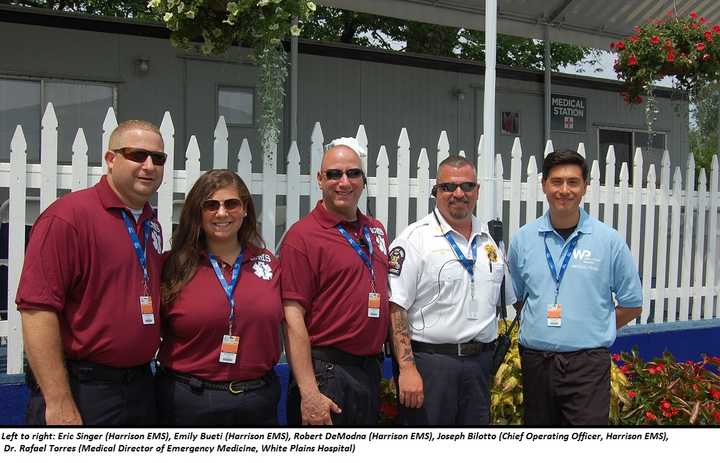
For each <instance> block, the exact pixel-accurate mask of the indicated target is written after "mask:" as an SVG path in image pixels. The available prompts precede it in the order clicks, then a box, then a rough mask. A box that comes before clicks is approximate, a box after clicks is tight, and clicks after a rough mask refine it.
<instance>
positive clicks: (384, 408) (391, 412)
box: [380, 402, 398, 418]
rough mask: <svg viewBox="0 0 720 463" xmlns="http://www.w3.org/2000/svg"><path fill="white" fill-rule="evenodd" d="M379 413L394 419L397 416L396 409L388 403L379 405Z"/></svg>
mask: <svg viewBox="0 0 720 463" xmlns="http://www.w3.org/2000/svg"><path fill="white" fill-rule="evenodd" d="M380 413H382V414H383V415H385V416H389V417H390V418H395V417H396V416H397V415H398V410H397V407H396V406H395V405H393V404H391V403H390V402H382V403H381V404H380Z"/></svg>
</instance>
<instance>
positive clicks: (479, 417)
mask: <svg viewBox="0 0 720 463" xmlns="http://www.w3.org/2000/svg"><path fill="white" fill-rule="evenodd" d="M414 356H415V366H416V367H417V369H418V372H419V373H420V376H421V377H422V380H423V394H424V401H423V406H422V407H420V408H406V407H403V406H402V405H401V406H400V415H399V422H400V424H401V425H403V426H486V425H488V424H490V372H491V369H492V357H493V351H492V350H488V351H486V352H481V353H479V354H475V355H469V356H464V357H458V356H455V355H446V354H431V353H427V352H415V353H414ZM396 377H397V373H396Z"/></svg>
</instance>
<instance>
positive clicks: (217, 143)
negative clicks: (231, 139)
mask: <svg viewBox="0 0 720 463" xmlns="http://www.w3.org/2000/svg"><path fill="white" fill-rule="evenodd" d="M214 135H215V136H214V141H213V165H212V168H213V169H227V166H228V129H227V124H225V116H220V117H219V118H218V121H217V125H215V133H214Z"/></svg>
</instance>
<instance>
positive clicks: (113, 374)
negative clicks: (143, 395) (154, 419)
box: [65, 359, 151, 384]
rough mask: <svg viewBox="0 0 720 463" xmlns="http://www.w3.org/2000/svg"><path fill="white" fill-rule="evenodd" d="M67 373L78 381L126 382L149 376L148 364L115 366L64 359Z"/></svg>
mask: <svg viewBox="0 0 720 463" xmlns="http://www.w3.org/2000/svg"><path fill="white" fill-rule="evenodd" d="M65 366H66V367H67V371H68V374H69V375H70V376H72V377H73V378H75V379H77V380H79V381H107V382H111V383H124V384H128V383H131V382H133V381H135V380H136V379H137V378H140V377H142V376H150V374H151V373H150V364H149V363H144V364H142V365H138V366H135V367H128V368H116V367H111V366H107V365H101V364H99V363H95V362H88V361H87V360H71V359H66V360H65Z"/></svg>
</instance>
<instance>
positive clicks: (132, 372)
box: [16, 120, 167, 426]
mask: <svg viewBox="0 0 720 463" xmlns="http://www.w3.org/2000/svg"><path fill="white" fill-rule="evenodd" d="M163 149H164V145H163V139H162V136H161V135H160V132H159V130H158V128H157V127H155V126H154V125H152V124H150V123H149V122H144V121H137V120H132V121H126V122H123V123H121V124H120V125H118V127H117V128H116V129H115V130H114V131H113V133H112V134H111V135H110V140H109V149H108V151H106V152H105V156H104V157H105V162H106V163H107V168H108V173H107V175H103V176H102V178H101V179H100V181H99V182H98V183H97V184H96V185H95V186H94V187H92V188H88V189H85V190H81V191H77V192H73V193H68V194H66V195H64V196H62V197H61V198H59V199H58V200H57V201H55V202H54V203H53V204H51V205H50V206H49V207H48V208H47V209H46V210H45V211H44V212H43V213H42V214H41V215H40V216H39V217H38V218H37V220H36V221H35V224H34V225H33V228H32V231H31V234H30V241H29V244H28V247H27V251H26V255H25V263H24V266H23V271H22V275H21V277H20V284H19V286H18V291H17V298H16V303H17V306H18V310H20V312H21V317H22V325H23V337H24V340H25V352H26V355H27V359H28V361H29V363H30V369H29V370H28V372H27V373H28V374H27V382H28V386H29V388H30V400H29V404H28V410H27V416H26V421H27V424H30V425H99V426H148V425H152V424H154V423H155V407H156V405H155V393H154V384H153V377H152V374H151V371H150V361H151V360H152V359H153V357H154V355H155V352H156V351H157V348H158V345H159V343H160V320H159V303H160V270H161V258H160V256H161V253H162V233H161V230H160V224H159V223H158V221H157V219H156V217H155V213H154V211H153V209H152V207H150V204H149V203H148V200H149V199H150V197H151V196H152V194H153V193H155V191H157V189H158V187H159V186H160V183H161V182H162V179H163V165H164V164H165V160H166V158H167V155H166V154H165V153H164V152H163Z"/></svg>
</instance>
